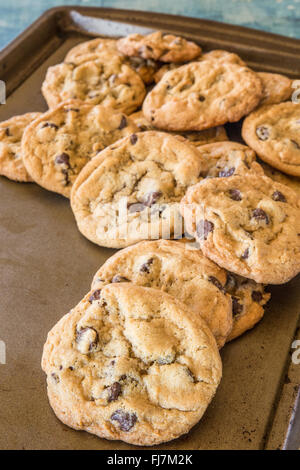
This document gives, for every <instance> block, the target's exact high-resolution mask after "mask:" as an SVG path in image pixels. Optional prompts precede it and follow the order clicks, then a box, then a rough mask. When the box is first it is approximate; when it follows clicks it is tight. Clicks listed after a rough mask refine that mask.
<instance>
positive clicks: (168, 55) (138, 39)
mask: <svg viewBox="0 0 300 470" xmlns="http://www.w3.org/2000/svg"><path fill="white" fill-rule="evenodd" d="M117 47H118V49H119V51H120V52H122V53H123V54H124V55H127V56H138V57H142V58H143V59H153V60H157V61H158V60H159V61H161V62H188V61H190V60H193V59H195V58H196V57H199V56H200V55H201V47H200V46H198V45H197V44H196V43H194V42H192V41H187V40H186V39H184V38H182V37H179V36H174V35H173V34H165V33H162V32H161V31H156V32H155V33H151V34H148V35H146V36H143V35H141V34H130V35H129V36H126V37H124V38H121V39H119V40H118V43H117Z"/></svg>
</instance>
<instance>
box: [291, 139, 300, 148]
mask: <svg viewBox="0 0 300 470" xmlns="http://www.w3.org/2000/svg"><path fill="white" fill-rule="evenodd" d="M291 142H292V144H293V145H294V147H296V149H297V150H300V145H299V144H298V142H296V141H295V140H291Z"/></svg>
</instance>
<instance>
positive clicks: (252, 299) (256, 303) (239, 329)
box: [225, 273, 271, 342]
mask: <svg viewBox="0 0 300 470" xmlns="http://www.w3.org/2000/svg"><path fill="white" fill-rule="evenodd" d="M225 290H226V292H228V293H229V294H230V295H231V297H232V315H233V328H232V330H231V332H230V334H229V336H228V338H227V342H228V341H232V340H233V339H235V338H237V337H238V336H241V335H242V334H243V333H245V332H246V331H247V330H250V329H251V328H253V327H254V326H255V325H256V324H257V323H258V322H259V321H260V320H261V319H262V317H263V316H264V313H265V311H264V306H265V304H266V303H267V302H268V301H269V299H270V297H271V295H270V294H268V293H267V292H265V288H264V285H263V284H258V283H257V282H255V281H252V280H251V279H246V278H244V277H241V276H238V275H237V274H233V273H227V281H226V284H225Z"/></svg>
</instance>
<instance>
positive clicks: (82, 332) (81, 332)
mask: <svg viewBox="0 0 300 470" xmlns="http://www.w3.org/2000/svg"><path fill="white" fill-rule="evenodd" d="M90 331H93V332H94V333H93V336H94V341H91V342H90V344H89V347H88V350H89V352H92V351H94V350H95V349H96V347H97V345H98V342H99V335H98V332H97V331H96V330H95V328H93V327H89V326H87V327H85V328H81V329H80V330H79V331H78V330H77V331H76V337H75V341H76V343H80V342H81V341H83V340H84V336H85V335H86V334H88V333H89V332H90Z"/></svg>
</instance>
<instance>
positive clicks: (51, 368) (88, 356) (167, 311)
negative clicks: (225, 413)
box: [42, 284, 222, 445]
mask: <svg viewBox="0 0 300 470" xmlns="http://www.w3.org/2000/svg"><path fill="white" fill-rule="evenodd" d="M42 367H43V370H44V371H45V373H46V374H47V384H48V396H49V400H50V404H51V406H52V408H53V410H54V412H55V413H56V415H57V416H58V418H59V419H60V420H61V421H63V423H65V424H66V425H68V426H70V427H72V428H74V429H78V430H85V431H88V432H90V433H93V434H96V435H97V436H99V437H103V438H106V439H112V440H122V441H125V442H129V443H131V444H136V445H154V444H159V443H161V442H166V441H169V440H171V439H175V438H177V437H179V436H180V435H182V434H184V433H187V432H188V431H189V430H190V429H191V427H192V426H193V425H194V424H196V423H197V422H198V421H199V419H201V417H202V415H203V413H204V412H205V410H206V408H207V406H208V404H209V403H210V401H211V400H212V398H213V396H214V394H215V392H216V389H217V387H218V384H219V382H220V379H221V375H222V365H221V359H220V356H219V352H218V348H217V345H216V342H215V339H214V337H213V335H212V333H211V332H210V330H209V328H208V327H207V325H206V323H205V322H204V320H202V319H201V317H200V315H197V314H196V313H195V312H193V311H190V310H189V309H188V308H187V307H186V306H185V305H184V304H182V303H181V302H179V301H178V300H176V299H174V298H173V297H172V296H170V295H168V294H166V293H165V292H161V291H159V290H156V289H151V288H146V287H141V286H135V285H133V284H110V285H108V286H106V287H104V288H103V289H102V290H101V291H92V292H90V293H89V294H88V295H87V296H86V297H85V299H84V300H82V301H81V302H80V303H79V304H78V305H77V306H76V307H75V308H74V309H73V310H72V311H71V312H70V313H69V314H67V315H65V316H64V317H63V318H62V319H61V320H60V321H59V322H58V323H57V325H56V326H55V327H54V328H53V329H52V330H51V331H50V333H49V335H48V339H47V342H46V344H45V347H44V353H43V359H42Z"/></svg>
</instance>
